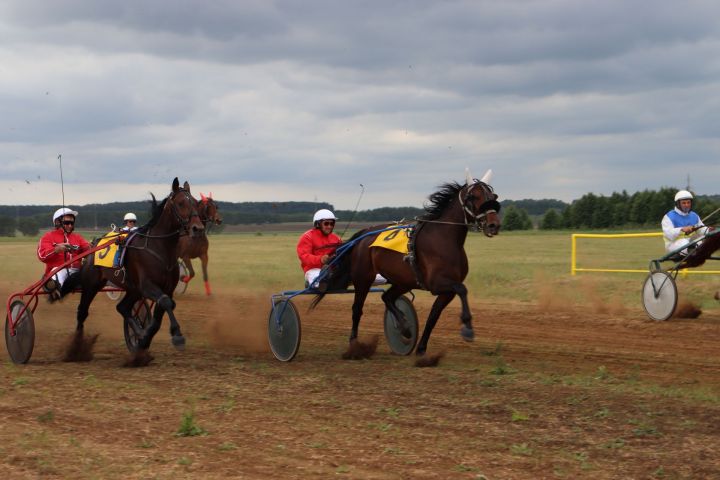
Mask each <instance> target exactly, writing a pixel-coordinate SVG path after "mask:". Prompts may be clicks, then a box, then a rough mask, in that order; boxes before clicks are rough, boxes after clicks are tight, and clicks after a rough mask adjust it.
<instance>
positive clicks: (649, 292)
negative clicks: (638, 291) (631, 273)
mask: <svg viewBox="0 0 720 480" xmlns="http://www.w3.org/2000/svg"><path fill="white" fill-rule="evenodd" d="M642 301H643V307H645V312H647V314H648V316H649V317H650V318H652V319H653V320H657V321H660V322H661V321H664V320H667V319H668V318H670V317H672V314H673V313H675V307H677V301H678V292H677V285H675V279H674V278H673V276H672V275H671V274H669V273H667V272H652V273H651V274H650V275H648V277H647V278H646V279H645V283H644V284H643V290H642Z"/></svg>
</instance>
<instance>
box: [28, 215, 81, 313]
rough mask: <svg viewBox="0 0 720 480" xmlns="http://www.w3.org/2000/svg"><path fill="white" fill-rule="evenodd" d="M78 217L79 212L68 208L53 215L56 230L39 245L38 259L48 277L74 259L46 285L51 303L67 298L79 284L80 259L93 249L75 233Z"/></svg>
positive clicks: (49, 233)
mask: <svg viewBox="0 0 720 480" xmlns="http://www.w3.org/2000/svg"><path fill="white" fill-rule="evenodd" d="M77 215H78V212H76V211H74V210H71V209H69V208H65V207H63V208H59V209H57V210H56V211H55V213H54V214H53V225H54V228H53V230H50V231H49V232H47V233H46V234H45V235H43V236H42V238H40V242H39V243H38V248H37V256H38V259H40V261H41V262H43V263H44V264H45V275H47V274H49V273H50V272H51V271H52V270H53V269H54V268H56V267H59V266H61V265H63V264H65V263H67V262H70V261H72V260H74V261H72V262H71V263H70V264H69V265H67V266H66V267H65V268H63V269H61V270H58V271H57V272H56V273H55V274H54V275H53V276H52V278H50V279H49V280H48V281H47V282H46V283H45V289H46V290H47V291H48V293H49V294H50V295H49V299H50V300H51V301H54V300H58V299H60V298H61V297H63V296H65V295H66V294H67V293H69V292H70V291H72V290H73V289H74V288H75V287H76V286H77V285H78V284H79V276H80V275H79V270H80V266H81V261H82V259H81V258H78V257H79V254H80V253H82V252H84V251H85V250H88V249H89V248H90V245H89V244H88V242H87V241H86V240H85V239H84V238H83V237H82V236H81V235H80V234H79V233H75V217H77ZM68 279H71V281H70V280H68Z"/></svg>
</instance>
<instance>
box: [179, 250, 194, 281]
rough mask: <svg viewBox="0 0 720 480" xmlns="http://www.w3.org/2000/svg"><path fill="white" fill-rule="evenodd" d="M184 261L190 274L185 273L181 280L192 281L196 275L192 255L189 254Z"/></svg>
mask: <svg viewBox="0 0 720 480" xmlns="http://www.w3.org/2000/svg"><path fill="white" fill-rule="evenodd" d="M182 261H183V263H184V264H185V267H186V268H187V270H188V274H187V275H185V276H184V277H183V278H181V279H180V280H182V281H183V282H185V283H190V280H192V279H193V277H194V276H195V270H194V269H193V266H192V260H190V257H189V256H187V257H183V259H182Z"/></svg>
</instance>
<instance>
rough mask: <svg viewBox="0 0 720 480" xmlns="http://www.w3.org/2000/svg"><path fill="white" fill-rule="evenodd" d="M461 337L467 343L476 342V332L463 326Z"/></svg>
mask: <svg viewBox="0 0 720 480" xmlns="http://www.w3.org/2000/svg"><path fill="white" fill-rule="evenodd" d="M460 336H461V337H462V339H463V340H465V341H466V342H472V341H473V340H475V331H474V330H473V329H472V328H468V327H466V326H465V325H463V326H462V327H461V328H460Z"/></svg>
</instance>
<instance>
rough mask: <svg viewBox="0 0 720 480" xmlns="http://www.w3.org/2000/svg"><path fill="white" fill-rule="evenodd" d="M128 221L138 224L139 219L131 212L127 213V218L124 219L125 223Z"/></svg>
mask: <svg viewBox="0 0 720 480" xmlns="http://www.w3.org/2000/svg"><path fill="white" fill-rule="evenodd" d="M128 220H135V221H136V222H137V217H136V216H135V214H134V213H132V212H129V213H126V214H125V216H124V217H123V222H127V221H128Z"/></svg>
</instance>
